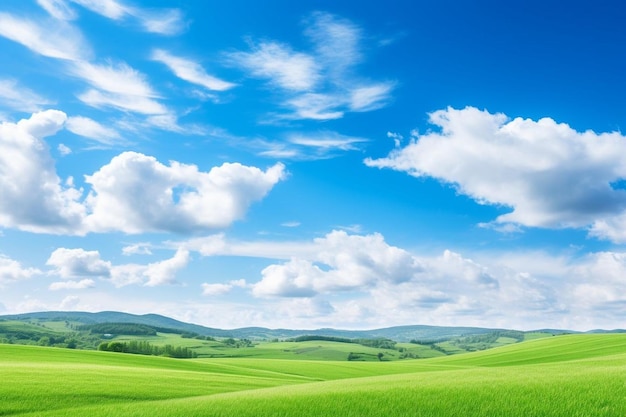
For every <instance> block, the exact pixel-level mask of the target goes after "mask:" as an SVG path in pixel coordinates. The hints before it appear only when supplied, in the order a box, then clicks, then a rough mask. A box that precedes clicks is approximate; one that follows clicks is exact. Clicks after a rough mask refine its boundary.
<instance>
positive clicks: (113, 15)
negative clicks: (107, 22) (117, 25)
mask: <svg viewBox="0 0 626 417" xmlns="http://www.w3.org/2000/svg"><path fill="white" fill-rule="evenodd" d="M71 1H73V2H74V3H77V4H80V5H81V6H83V7H85V8H87V9H89V10H91V11H92V12H94V13H98V14H100V15H102V16H105V17H108V18H109V19H113V20H119V19H122V18H123V17H124V16H126V15H127V14H128V13H129V11H130V7H129V6H126V5H124V4H123V3H121V2H119V1H116V0H71Z"/></svg>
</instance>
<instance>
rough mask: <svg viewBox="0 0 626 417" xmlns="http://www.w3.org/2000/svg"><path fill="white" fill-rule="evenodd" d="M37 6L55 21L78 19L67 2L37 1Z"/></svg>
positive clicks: (61, 0)
mask: <svg viewBox="0 0 626 417" xmlns="http://www.w3.org/2000/svg"><path fill="white" fill-rule="evenodd" d="M37 4H39V6H41V7H42V8H43V9H44V10H45V11H46V12H48V13H49V14H50V16H52V17H54V18H55V19H59V20H74V19H76V12H75V11H74V10H73V9H72V8H71V7H70V6H69V4H68V3H67V1H66V0H37Z"/></svg>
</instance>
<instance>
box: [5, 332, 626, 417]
mask: <svg viewBox="0 0 626 417" xmlns="http://www.w3.org/2000/svg"><path fill="white" fill-rule="evenodd" d="M0 373H1V374H2V376H3V383H2V385H1V387H0V416H1V415H30V416H44V417H45V416H49V417H51V416H56V417H58V416H83V415H89V416H95V417H98V416H111V415H115V416H154V415H159V416H255V417H258V416H295V415H297V416H342V417H346V416H347V417H351V416H355V417H356V416H381V417H382V416H396V415H397V416H407V415H411V416H448V415H455V416H520V417H521V416H524V417H527V416H563V417H565V416H567V417H570V416H624V415H626V386H625V382H626V335H572V336H559V337H553V338H546V339H538V340H532V341H528V342H524V343H520V344H515V345H509V346H506V347H502V348H498V349H494V350H490V351H484V352H478V353H473V354H464V355H459V356H453V357H444V358H433V359H426V360H413V361H402V362H369V363H362V362H361V363H355V362H331V361H329V362H320V361H295V360H272V359H267V360H259V359H199V360H175V359H167V358H158V357H144V356H135V355H123V354H114V353H107V352H85V351H71V350H65V349H53V348H39V347H29V346H12V345H0ZM157 411H158V412H157Z"/></svg>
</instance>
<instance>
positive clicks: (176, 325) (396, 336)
mask: <svg viewBox="0 0 626 417" xmlns="http://www.w3.org/2000/svg"><path fill="white" fill-rule="evenodd" d="M0 320H19V321H29V320H31V321H32V320H41V321H68V322H73V323H78V324H82V325H91V324H99V323H135V324H142V325H146V326H152V327H155V328H164V329H172V330H174V331H176V332H178V333H197V334H199V335H202V336H211V337H233V338H237V339H250V340H262V339H265V340H272V339H281V340H282V339H290V338H295V337H298V336H303V335H313V336H332V337H340V338H348V339H359V338H367V339H374V338H386V339H391V340H395V341H397V342H408V341H411V340H418V341H438V340H445V339H452V338H457V337H463V336H470V335H481V334H487V333H493V332H495V331H505V330H507V329H497V328H483V327H448V326H426V325H414V326H395V327H386V328H381V329H373V330H338V329H330V328H328V329H315V330H294V329H267V328H264V327H244V328H239V329H232V330H224V329H216V328H211V327H205V326H201V325H198V324H191V323H185V322H182V321H179V320H175V319H172V318H170V317H165V316H161V315H158V314H144V315H136V314H129V313H122V312H117V311H102V312H99V313H88V312H76V311H46V312H37V313H25V314H15V315H4V316H0ZM541 332H544V333H551V334H563V333H579V332H575V331H569V330H558V329H543V330H541ZM605 332H607V333H619V332H626V330H622V329H616V330H610V331H608V330H593V331H591V332H590V333H605Z"/></svg>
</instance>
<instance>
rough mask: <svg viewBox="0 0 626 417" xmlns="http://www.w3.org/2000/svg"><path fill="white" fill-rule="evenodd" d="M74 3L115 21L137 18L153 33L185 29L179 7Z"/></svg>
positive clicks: (98, 0) (96, 0)
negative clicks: (157, 7)
mask: <svg viewBox="0 0 626 417" xmlns="http://www.w3.org/2000/svg"><path fill="white" fill-rule="evenodd" d="M71 1H73V2H74V3H77V4H80V5H81V6H83V7H85V8H87V9H89V10H91V11H92V12H94V13H98V14H100V15H102V16H104V17H107V18H109V19H112V20H115V21H122V20H124V19H126V18H128V17H132V18H135V19H136V20H137V21H138V23H139V24H140V25H141V26H142V28H143V29H144V30H145V31H147V32H151V33H158V34H161V35H176V34H178V33H180V32H182V31H183V30H184V29H185V26H186V24H185V22H184V21H183V14H182V12H181V11H180V10H179V9H144V8H140V7H133V6H129V5H127V4H124V3H123V2H120V1H117V0H71Z"/></svg>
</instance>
